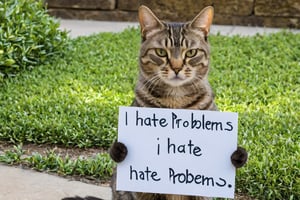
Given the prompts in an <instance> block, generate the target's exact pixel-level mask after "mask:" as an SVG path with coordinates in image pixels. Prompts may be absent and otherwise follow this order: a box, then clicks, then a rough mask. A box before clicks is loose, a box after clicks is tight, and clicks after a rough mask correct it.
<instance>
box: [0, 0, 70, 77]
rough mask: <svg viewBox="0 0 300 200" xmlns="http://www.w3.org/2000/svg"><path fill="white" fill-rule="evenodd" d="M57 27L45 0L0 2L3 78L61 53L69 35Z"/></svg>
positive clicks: (0, 49)
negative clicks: (49, 13) (48, 12)
mask: <svg viewBox="0 0 300 200" xmlns="http://www.w3.org/2000/svg"><path fill="white" fill-rule="evenodd" d="M58 28H59V23H58V22H57V21H56V20H54V19H53V18H52V17H50V16H49V15H48V14H47V13H46V10H45V8H44V6H43V3H42V1H37V0H5V1H0V80H1V79H3V77H5V76H12V75H14V74H15V73H17V72H18V71H20V70H23V69H32V68H33V67H35V66H38V65H40V64H42V63H45V62H48V61H50V57H52V56H53V55H55V54H61V53H62V52H63V49H64V47H65V46H66V44H67V40H68V36H67V32H65V31H60V30H58Z"/></svg>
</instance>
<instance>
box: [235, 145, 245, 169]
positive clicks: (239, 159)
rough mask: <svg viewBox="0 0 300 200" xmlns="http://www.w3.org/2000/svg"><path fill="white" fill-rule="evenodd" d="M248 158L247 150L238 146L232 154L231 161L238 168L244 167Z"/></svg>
mask: <svg viewBox="0 0 300 200" xmlns="http://www.w3.org/2000/svg"><path fill="white" fill-rule="evenodd" d="M247 159H248V153H247V151H246V150H245V149H244V148H242V147H238V148H237V150H236V151H235V152H233V154H232V155H231V162H232V164H233V165H234V166H235V167H236V168H240V167H243V166H244V165H245V164H246V162H247Z"/></svg>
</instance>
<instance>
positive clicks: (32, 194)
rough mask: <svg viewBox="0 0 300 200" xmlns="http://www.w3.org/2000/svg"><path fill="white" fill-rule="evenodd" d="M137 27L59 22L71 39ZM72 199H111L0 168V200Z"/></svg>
mask: <svg viewBox="0 0 300 200" xmlns="http://www.w3.org/2000/svg"><path fill="white" fill-rule="evenodd" d="M137 26H138V23H129V22H128V23H127V22H100V21H79V20H61V29H65V30H69V31H70V36H71V37H73V38H74V37H78V36H85V35H90V34H95V33H99V32H120V31H122V30H124V29H125V28H127V27H137ZM280 30H282V29H275V28H259V27H243V26H221V25H213V26H212V28H211V33H212V34H217V33H220V34H222V35H230V36H232V35H242V36H252V35H255V34H257V33H260V34H268V33H273V32H278V31H280ZM292 32H294V33H300V30H292ZM75 196H78V197H81V198H84V197H86V196H94V197H97V198H99V199H104V200H110V199H111V198H112V197H111V189H110V188H109V187H100V186H96V185H91V184H86V183H82V182H79V181H70V180H68V179H64V178H61V177H58V176H54V175H49V174H46V173H40V172H36V171H32V170H24V169H21V168H17V167H9V166H6V165H2V164H0V200H61V199H63V198H67V197H75Z"/></svg>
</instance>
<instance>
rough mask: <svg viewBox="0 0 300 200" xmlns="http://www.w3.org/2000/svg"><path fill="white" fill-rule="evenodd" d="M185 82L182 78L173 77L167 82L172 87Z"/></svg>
mask: <svg viewBox="0 0 300 200" xmlns="http://www.w3.org/2000/svg"><path fill="white" fill-rule="evenodd" d="M185 81H186V79H185V78H184V77H180V76H174V77H172V78H169V79H168V81H167V82H168V83H169V84H170V85H172V86H180V85H182V84H184V83H185Z"/></svg>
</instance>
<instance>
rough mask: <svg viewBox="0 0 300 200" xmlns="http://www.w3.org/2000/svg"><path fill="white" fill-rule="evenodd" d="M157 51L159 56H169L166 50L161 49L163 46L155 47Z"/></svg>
mask: <svg viewBox="0 0 300 200" xmlns="http://www.w3.org/2000/svg"><path fill="white" fill-rule="evenodd" d="M155 53H156V54H157V55H158V56H159V57H166V56H167V52H166V50H164V49H161V48H158V49H155Z"/></svg>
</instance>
